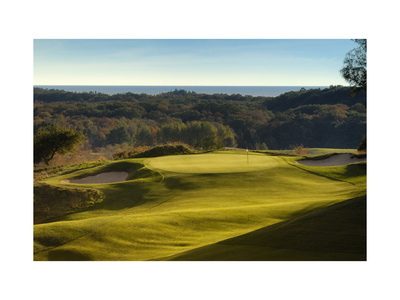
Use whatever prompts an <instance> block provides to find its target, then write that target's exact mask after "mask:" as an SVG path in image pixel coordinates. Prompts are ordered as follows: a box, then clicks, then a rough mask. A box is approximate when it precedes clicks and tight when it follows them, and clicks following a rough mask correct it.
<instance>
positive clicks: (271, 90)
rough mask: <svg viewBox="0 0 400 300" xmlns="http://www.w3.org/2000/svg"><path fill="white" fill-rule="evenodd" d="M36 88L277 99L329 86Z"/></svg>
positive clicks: (64, 86)
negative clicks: (234, 95) (285, 94)
mask: <svg viewBox="0 0 400 300" xmlns="http://www.w3.org/2000/svg"><path fill="white" fill-rule="evenodd" d="M35 87H40V88H46V89H59V90H64V91H68V92H98V93H105V94H109V95H114V94H123V93H128V92H131V93H134V94H142V93H144V94H148V95H157V94H161V93H166V92H171V91H174V90H175V89H177V90H185V91H188V92H196V93H199V94H201V93H204V94H228V95H232V94H240V95H243V96H245V95H250V96H253V97H257V96H264V97H276V96H279V95H280V94H283V93H286V92H290V91H299V90H300V89H301V88H303V87H304V88H305V89H313V88H327V86H136V85H132V86H116V85H113V86H107V85H97V86H96V85H37V86H35Z"/></svg>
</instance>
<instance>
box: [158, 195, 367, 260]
mask: <svg viewBox="0 0 400 300" xmlns="http://www.w3.org/2000/svg"><path fill="white" fill-rule="evenodd" d="M366 250H367V249H366V197H365V196H361V197H357V198H354V199H350V200H346V201H343V202H341V203H337V204H334V205H332V206H329V207H324V208H320V209H315V210H312V211H310V212H309V213H306V214H305V215H302V216H300V217H297V218H293V219H290V220H287V221H283V222H281V223H278V224H274V225H271V226H267V227H264V228H261V229H258V230H255V231H253V232H250V233H247V234H244V235H241V236H238V237H235V238H231V239H228V240H225V241H221V242H218V243H216V244H213V245H209V246H205V247H201V248H198V249H194V250H191V251H188V252H186V253H182V254H178V255H175V256H172V257H169V258H166V259H165V260H196V261H199V260H218V261H231V260H281V261H282V260H291V261H293V260H313V261H315V260H353V261H354V260H366Z"/></svg>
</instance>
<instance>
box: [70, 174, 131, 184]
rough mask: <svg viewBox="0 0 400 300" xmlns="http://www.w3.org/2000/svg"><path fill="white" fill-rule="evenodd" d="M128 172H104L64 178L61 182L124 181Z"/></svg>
mask: <svg viewBox="0 0 400 300" xmlns="http://www.w3.org/2000/svg"><path fill="white" fill-rule="evenodd" d="M128 175H129V173H128V172H105V173H100V174H97V175H94V176H88V177H84V178H79V179H66V180H63V181H62V182H63V183H80V184H82V183H113V182H120V181H125V180H126V178H127V177H128Z"/></svg>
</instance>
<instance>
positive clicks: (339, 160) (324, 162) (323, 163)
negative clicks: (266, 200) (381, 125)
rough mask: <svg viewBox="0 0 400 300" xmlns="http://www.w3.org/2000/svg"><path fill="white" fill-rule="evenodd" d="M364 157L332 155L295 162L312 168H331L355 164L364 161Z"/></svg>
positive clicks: (347, 154)
mask: <svg viewBox="0 0 400 300" xmlns="http://www.w3.org/2000/svg"><path fill="white" fill-rule="evenodd" d="M366 160H367V159H366V157H365V156H364V157H362V156H361V157H358V156H355V155H353V154H350V153H343V154H333V155H331V156H328V157H326V158H322V159H321V158H314V159H304V160H297V161H296V162H297V163H298V164H301V165H305V166H312V167H333V166H344V165H348V164H352V163H356V162H362V161H366Z"/></svg>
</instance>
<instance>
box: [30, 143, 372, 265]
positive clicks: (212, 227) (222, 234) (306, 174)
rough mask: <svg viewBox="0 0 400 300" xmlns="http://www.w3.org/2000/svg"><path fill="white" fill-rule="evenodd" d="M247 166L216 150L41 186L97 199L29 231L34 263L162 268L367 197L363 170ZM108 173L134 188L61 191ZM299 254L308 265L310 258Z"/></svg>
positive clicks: (252, 161) (278, 161) (272, 163)
mask: <svg viewBox="0 0 400 300" xmlns="http://www.w3.org/2000/svg"><path fill="white" fill-rule="evenodd" d="M248 158H249V160H248V161H249V163H247V155H246V152H238V151H232V152H229V151H223V152H213V153H208V154H195V155H184V156H180V155H175V156H164V157H157V158H141V159H127V160H122V161H117V162H111V163H109V164H105V165H102V166H98V167H95V168H91V169H85V170H81V171H78V172H75V173H68V174H65V175H62V176H56V177H51V178H48V179H46V180H45V182H46V183H48V184H52V185H55V186H61V187H65V188H67V187H74V188H76V187H78V186H79V187H80V186H81V187H84V188H93V189H97V190H99V191H101V192H102V193H103V195H104V200H103V202H102V203H101V204H99V205H97V206H95V208H94V209H90V210H88V211H84V212H77V213H73V214H68V215H64V216H61V217H59V218H58V219H56V220H53V222H49V223H43V224H37V225H35V226H34V253H35V254H34V259H35V260H162V259H166V258H168V257H172V256H175V255H178V256H179V255H180V254H182V253H185V252H187V251H192V250H195V249H201V247H204V246H209V245H215V244H217V243H219V242H221V241H226V240H228V239H231V238H235V237H238V236H241V235H244V234H249V233H251V232H255V231H256V230H258V229H261V228H269V227H270V226H271V225H273V224H279V223H281V222H285V221H290V220H293V219H294V218H298V217H300V216H302V215H304V214H306V213H308V212H309V211H313V210H315V209H317V208H322V207H328V206H330V205H332V204H335V203H338V202H341V201H345V200H348V199H350V198H353V197H356V196H362V195H363V194H365V189H366V188H365V184H364V182H365V168H364V169H362V168H358V169H355V170H352V171H351V172H346V169H345V168H342V169H340V168H338V169H335V171H330V169H329V168H320V169H318V170H311V169H307V168H300V167H298V166H296V165H295V164H294V163H293V161H294V160H295V158H291V157H290V158H284V157H279V156H268V155H266V154H262V153H249V157H248ZM291 159H293V161H291ZM140 170H142V171H141V172H142V173H141V172H140ZM105 171H127V172H129V173H130V175H129V176H130V177H129V179H131V180H128V181H125V182H119V183H111V184H85V185H78V184H63V183H61V180H63V179H68V178H76V177H84V176H89V175H94V174H98V173H101V172H105ZM315 237H316V238H318V239H321V236H315ZM322 238H323V237H322ZM231 246H232V245H224V247H231ZM257 247H260V251H264V250H263V249H265V246H263V245H262V246H257ZM244 251H245V250H244ZM304 252H305V253H306V254H307V255H304V258H305V259H307V258H308V259H309V258H310V255H311V256H312V255H313V254H312V252H310V251H309V249H308V250H305V251H304ZM243 253H244V252H242V254H243ZM216 259H218V260H221V258H216ZM235 259H236V260H245V259H246V258H245V256H240V255H238V256H237V257H235ZM272 259H273V257H272ZM288 259H290V255H289V256H288ZM293 259H302V258H301V256H299V255H297V256H296V257H293Z"/></svg>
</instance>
